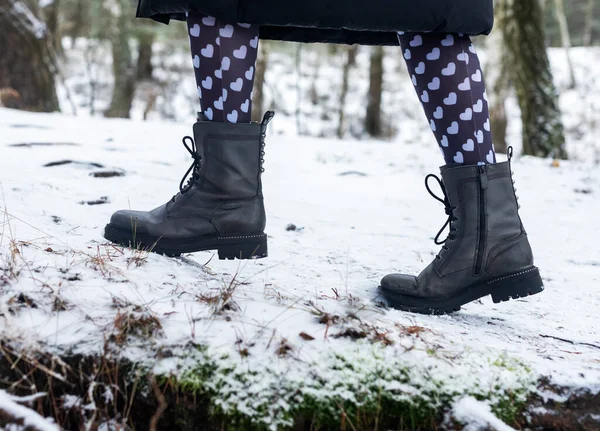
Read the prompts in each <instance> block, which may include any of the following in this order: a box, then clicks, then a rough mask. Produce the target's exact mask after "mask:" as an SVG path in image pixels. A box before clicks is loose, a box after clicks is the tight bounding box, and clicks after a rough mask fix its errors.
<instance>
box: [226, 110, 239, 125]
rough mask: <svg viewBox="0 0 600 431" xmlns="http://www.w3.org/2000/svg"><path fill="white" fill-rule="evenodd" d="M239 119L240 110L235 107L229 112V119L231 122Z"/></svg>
mask: <svg viewBox="0 0 600 431" xmlns="http://www.w3.org/2000/svg"><path fill="white" fill-rule="evenodd" d="M237 120H238V111H236V110H235V109H234V110H233V112H231V113H230V114H227V121H229V122H230V123H237Z"/></svg>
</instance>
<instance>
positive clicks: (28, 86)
mask: <svg viewBox="0 0 600 431" xmlns="http://www.w3.org/2000/svg"><path fill="white" fill-rule="evenodd" d="M0 47H2V54H1V55H0V88H3V87H7V88H11V89H13V90H14V91H16V92H17V93H18V94H19V99H18V102H16V106H11V107H15V108H21V109H27V110H31V111H42V112H52V111H58V110H59V105H58V97H57V96H56V87H55V74H56V73H57V67H56V57H55V54H54V51H53V49H52V46H51V35H50V33H49V31H48V28H47V26H46V25H45V24H44V23H43V22H41V21H40V20H39V19H38V18H37V17H36V16H35V15H34V14H33V12H32V11H31V10H30V9H29V8H28V7H27V6H26V5H25V4H24V3H23V2H21V1H18V0H0Z"/></svg>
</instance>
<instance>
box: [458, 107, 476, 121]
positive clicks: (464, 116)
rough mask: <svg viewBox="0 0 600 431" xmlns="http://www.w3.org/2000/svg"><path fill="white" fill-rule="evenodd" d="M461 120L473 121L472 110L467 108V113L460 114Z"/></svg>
mask: <svg viewBox="0 0 600 431" xmlns="http://www.w3.org/2000/svg"><path fill="white" fill-rule="evenodd" d="M460 119H461V120H463V121H470V120H472V119H473V110H472V109H471V108H467V110H466V111H465V112H463V113H462V114H460Z"/></svg>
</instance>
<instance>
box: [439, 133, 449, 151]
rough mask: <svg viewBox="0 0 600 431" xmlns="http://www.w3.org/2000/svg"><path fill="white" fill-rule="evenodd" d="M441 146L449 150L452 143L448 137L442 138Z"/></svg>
mask: <svg viewBox="0 0 600 431" xmlns="http://www.w3.org/2000/svg"><path fill="white" fill-rule="evenodd" d="M441 144H442V147H444V148H448V145H450V142H449V141H448V137H447V136H446V135H444V136H442V142H441Z"/></svg>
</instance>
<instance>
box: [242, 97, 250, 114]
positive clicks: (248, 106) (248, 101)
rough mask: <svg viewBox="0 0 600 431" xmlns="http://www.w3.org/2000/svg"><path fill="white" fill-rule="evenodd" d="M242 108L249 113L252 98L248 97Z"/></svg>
mask: <svg viewBox="0 0 600 431" xmlns="http://www.w3.org/2000/svg"><path fill="white" fill-rule="evenodd" d="M240 109H241V110H242V112H245V113H247V112H248V110H249V109H250V100H248V99H246V101H245V102H244V103H242V106H240Z"/></svg>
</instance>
